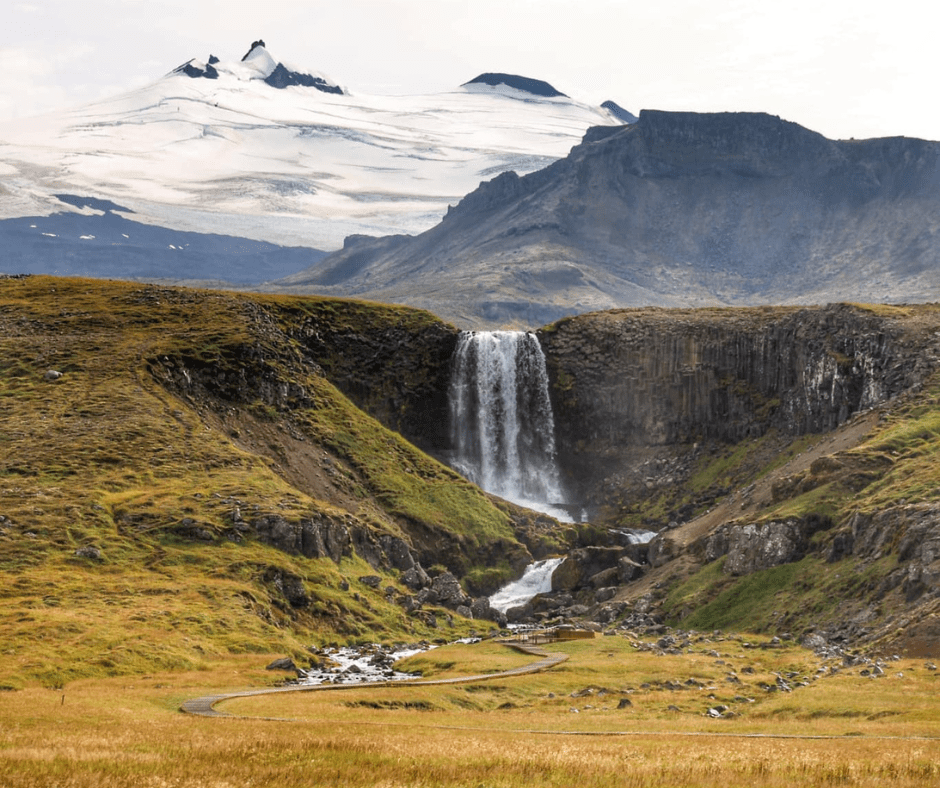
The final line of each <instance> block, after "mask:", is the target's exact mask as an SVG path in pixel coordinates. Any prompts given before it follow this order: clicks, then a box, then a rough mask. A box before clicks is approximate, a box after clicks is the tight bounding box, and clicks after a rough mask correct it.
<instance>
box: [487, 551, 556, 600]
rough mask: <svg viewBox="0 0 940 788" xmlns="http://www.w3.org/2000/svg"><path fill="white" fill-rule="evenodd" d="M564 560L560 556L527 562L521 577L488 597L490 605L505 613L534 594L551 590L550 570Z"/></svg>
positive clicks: (553, 569)
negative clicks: (532, 562)
mask: <svg viewBox="0 0 940 788" xmlns="http://www.w3.org/2000/svg"><path fill="white" fill-rule="evenodd" d="M564 560H565V559H564V556H562V557H561V558H549V559H546V560H545V561H536V562H535V563H534V564H529V566H528V567H526V570H525V574H524V575H522V577H520V578H519V579H518V580H515V581H513V582H512V583H509V584H507V585H505V586H503V587H502V588H501V589H499V591H497V592H496V593H495V594H493V596H491V597H490V607H492V608H493V609H495V610H498V611H499V612H500V613H505V612H506V611H507V610H509V608H511V607H516V606H518V605H524V604H525V603H526V602H528V601H529V600H530V599H532V597H534V596H535V595H536V594H547V593H548V592H549V591H551V590H552V572H554V571H555V569H556V567H557V566H558V565H559V564H560V563H561V562H562V561H564Z"/></svg>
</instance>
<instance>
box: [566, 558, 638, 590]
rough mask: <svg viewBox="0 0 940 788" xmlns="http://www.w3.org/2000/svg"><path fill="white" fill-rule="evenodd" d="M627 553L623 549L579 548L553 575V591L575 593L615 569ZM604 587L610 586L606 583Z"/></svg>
mask: <svg viewBox="0 0 940 788" xmlns="http://www.w3.org/2000/svg"><path fill="white" fill-rule="evenodd" d="M626 553H627V549H626V548H623V547H579V548H578V549H576V550H572V551H571V552H570V553H568V555H567V556H566V557H565V560H564V561H562V562H561V563H560V564H559V565H558V567H557V568H556V569H555V571H554V572H553V573H552V591H574V590H576V589H578V588H582V587H584V586H586V585H588V584H590V582H591V578H592V577H594V576H595V575H597V574H598V573H599V572H603V571H604V570H606V569H614V568H616V567H617V565H618V562H619V560H620V559H621V558H623V557H624V555H625V554H626ZM603 585H610V583H609V582H606V581H605V582H604V583H603Z"/></svg>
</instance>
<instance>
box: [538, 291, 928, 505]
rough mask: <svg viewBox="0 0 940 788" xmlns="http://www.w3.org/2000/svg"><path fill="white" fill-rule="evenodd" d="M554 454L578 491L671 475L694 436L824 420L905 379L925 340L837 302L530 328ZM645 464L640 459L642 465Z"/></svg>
mask: <svg viewBox="0 0 940 788" xmlns="http://www.w3.org/2000/svg"><path fill="white" fill-rule="evenodd" d="M539 340H540V342H541V344H542V348H543V350H544V352H545V356H546V363H547V366H548V371H549V377H550V378H551V381H552V407H553V409H554V413H555V421H556V425H557V428H556V432H557V435H556V442H557V449H558V456H559V462H560V464H561V466H562V470H563V472H564V473H565V475H566V477H567V479H568V481H569V486H570V487H571V488H572V489H574V490H577V491H579V492H580V495H581V497H582V499H583V500H586V501H599V500H600V501H602V500H603V499H604V497H605V495H607V494H609V493H610V490H620V491H622V490H631V489H636V490H638V491H640V492H641V493H642V491H643V490H644V489H645V488H646V487H648V486H650V484H649V482H650V473H649V468H648V467H647V466H648V465H649V463H650V462H654V464H655V465H657V466H658V467H659V469H660V472H659V474H658V477H655V478H654V480H653V485H654V486H655V485H657V484H664V485H675V484H677V483H679V482H680V481H681V480H682V479H683V477H684V474H687V473H688V472H689V470H690V468H691V463H690V462H688V461H686V460H684V459H683V458H687V457H691V456H692V455H693V453H694V452H695V450H696V444H697V443H699V442H701V441H708V440H713V441H718V442H724V443H734V442H738V441H741V440H745V439H753V438H758V437H760V436H762V435H764V434H765V433H767V432H768V431H769V430H771V429H775V430H778V431H780V432H782V433H784V434H789V435H801V434H804V433H807V432H824V431H827V430H831V429H833V428H835V427H836V426H838V425H839V424H841V423H843V422H844V421H846V420H847V419H848V418H849V417H850V416H851V415H853V414H854V413H857V412H859V411H861V410H865V409H867V408H870V407H872V406H874V405H876V404H878V403H880V402H883V401H885V400H887V399H890V398H892V397H894V396H896V395H898V394H899V393H901V392H903V391H906V390H908V389H910V388H911V387H913V386H915V385H917V384H918V383H919V382H921V381H922V380H924V379H925V377H926V375H927V374H928V373H929V371H930V370H931V369H932V368H933V367H934V366H935V364H936V363H937V348H936V341H935V338H933V337H931V336H930V335H929V333H927V332H924V334H923V336H921V337H919V338H917V339H916V340H915V339H912V337H911V336H910V333H909V331H908V329H907V328H906V327H905V325H904V323H903V321H901V320H899V319H895V318H891V317H885V316H881V315H879V314H877V313H875V312H874V311H869V310H866V309H862V308H858V307H854V306H848V305H837V306H830V307H824V308H814V309H797V308H761V309H742V310H733V311H730V310H729V311H726V310H694V311H685V310H652V309H646V310H618V311H612V312H606V313H597V314H590V315H583V316H581V317H577V318H570V319H566V320H562V321H560V322H559V323H556V324H555V325H553V326H549V327H548V328H546V329H543V330H542V331H540V332H539ZM644 464H646V465H644Z"/></svg>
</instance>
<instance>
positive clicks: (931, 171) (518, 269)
mask: <svg viewBox="0 0 940 788" xmlns="http://www.w3.org/2000/svg"><path fill="white" fill-rule="evenodd" d="M938 186H940V143H936V142H929V141H924V140H917V139H908V138H886V139H872V140H861V141H856V140H847V141H835V140H829V139H827V138H825V137H823V136H822V135H821V134H817V133H815V132H813V131H810V130H808V129H805V128H803V127H801V126H799V125H797V124H795V123H790V122H787V121H784V120H781V119H779V118H776V117H773V116H770V115H766V114H761V113H715V114H698V113H676V112H661V111H654V110H645V111H643V112H641V114H640V118H639V121H638V122H637V123H635V124H633V125H630V126H624V127H611V128H593V129H590V130H589V131H588V132H587V134H586V135H585V137H584V139H583V141H582V143H581V144H580V145H578V146H575V147H574V148H573V149H572V151H571V153H570V154H569V155H568V157H567V158H565V159H562V160H560V161H558V162H556V163H554V164H552V165H550V166H549V167H547V168H545V169H543V170H540V171H538V172H535V173H532V174H530V175H527V176H524V177H519V176H517V175H516V174H515V173H512V172H508V173H503V174H501V175H499V176H498V177H496V178H494V179H493V180H491V181H488V182H485V183H483V184H481V185H480V187H479V188H478V189H477V190H476V191H474V192H472V193H471V194H469V195H467V196H466V197H465V198H464V199H463V200H461V202H460V203H459V204H458V205H457V206H456V207H454V208H453V209H452V210H450V211H449V212H448V214H447V216H446V217H445V218H444V220H443V221H442V222H441V223H440V224H439V225H438V226H436V227H434V228H432V229H431V230H429V231H427V232H425V233H423V234H421V235H418V236H415V237H408V236H392V237H386V238H378V239H375V238H364V237H355V238H350V239H347V243H346V245H345V247H344V249H342V250H341V251H339V252H336V253H334V254H332V255H330V256H328V257H327V258H326V259H325V260H323V261H322V262H321V263H319V264H317V265H314V266H312V267H310V268H308V269H307V270H306V271H303V272H301V273H299V274H296V275H294V276H291V277H288V278H286V279H284V280H281V281H280V282H278V283H276V287H277V289H285V288H286V289H290V290H295V291H299V292H322V293H330V294H346V295H357V296H363V297H368V298H372V299H376V300H384V301H398V302H402V303H407V304H409V305H414V306H420V307H424V308H430V309H432V310H434V311H435V312H436V313H437V314H440V315H442V316H443V317H445V318H448V319H451V320H454V321H456V322H458V323H459V324H464V325H469V326H477V327H484V326H494V325H501V324H517V325H528V326H537V325H540V324H543V323H546V322H550V321H551V320H555V319H558V318H559V317H562V316H565V315H570V314H576V313H581V312H587V311H590V310H593V309H600V308H611V307H623V306H642V305H659V306H704V305H722V304H727V305H732V304H734V305H752V304H764V303H782V304H785V303H791V304H807V303H825V302H831V301H840V300H851V301H869V302H884V301H929V300H932V299H934V298H936V297H937V294H938V293H940V270H938V265H937V264H938V262H940V245H938V243H937V233H938V226H940V205H938V198H937V195H938V193H940V192H938Z"/></svg>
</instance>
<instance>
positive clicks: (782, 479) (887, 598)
mask: <svg viewBox="0 0 940 788" xmlns="http://www.w3.org/2000/svg"><path fill="white" fill-rule="evenodd" d="M843 434H845V435H847V436H848V437H849V438H850V440H848V441H846V443H848V444H849V445H848V446H843V445H841V443H842V442H843V441H842V436H843ZM764 449H765V447H764V446H763V445H762V444H761V443H760V442H755V443H753V444H751V445H744V444H742V445H739V446H737V447H729V448H728V450H727V452H726V453H724V454H719V455H718V456H714V457H710V458H709V459H708V460H706V461H703V462H702V464H701V467H700V469H699V473H698V474H697V477H696V478H697V479H702V478H715V477H718V476H720V475H722V474H724V478H723V481H724V483H726V484H728V485H729V486H730V489H731V490H732V495H731V496H729V497H727V498H726V499H725V500H724V501H723V502H722V503H721V504H720V505H719V506H718V507H716V509H715V510H713V511H712V512H709V513H706V514H703V515H702V516H701V517H699V518H697V519H696V520H693V521H692V522H691V523H689V524H688V525H687V526H684V527H683V528H680V529H678V531H676V533H675V536H674V537H673V538H674V539H675V540H676V541H677V542H678V543H680V544H681V543H683V542H684V543H685V546H686V548H685V553H684V555H685V556H686V559H692V564H691V569H690V567H689V564H688V563H686V565H685V566H684V567H683V568H682V569H681V570H680V568H679V564H678V563H676V564H675V570H674V571H673V573H672V574H673V577H672V582H671V583H668V584H667V585H668V586H669V591H668V593H664V594H662V596H663V604H664V610H665V611H666V613H667V615H668V617H669V619H670V620H671V621H672V622H673V623H676V624H680V625H681V626H683V627H691V628H697V629H713V628H728V627H731V628H736V629H742V630H745V631H751V632H793V633H795V634H796V635H799V636H802V635H805V634H809V633H812V632H817V631H819V632H824V633H827V634H828V635H833V634H834V635H836V636H837V637H838V638H839V639H842V640H844V641H845V642H846V643H847V644H855V645H860V644H862V643H868V644H869V645H871V646H874V647H876V648H880V649H881V650H882V651H888V652H890V651H891V650H901V651H907V652H908V653H911V654H920V655H926V656H935V655H936V654H938V653H940V625H938V622H940V619H938V615H940V606H938V602H937V598H938V596H937V594H938V590H940V584H938V580H940V574H938V569H940V563H938V561H937V560H936V559H937V558H938V557H940V554H938V553H937V550H936V544H937V541H938V538H940V531H938V527H937V523H938V513H940V465H938V457H940V374H935V375H934V376H933V377H931V378H930V379H929V380H928V381H927V383H926V384H925V385H924V386H922V387H921V388H919V389H918V390H916V391H911V392H909V393H907V394H906V395H904V396H903V397H900V398H898V399H896V400H894V401H892V402H889V403H886V404H885V405H883V406H881V407H879V408H878V409H876V410H875V411H874V412H871V413H867V414H862V415H861V416H859V417H857V418H856V419H855V420H853V422H850V423H849V424H847V425H846V426H845V427H844V428H843V430H841V431H837V432H835V433H832V434H829V435H811V436H805V437H804V438H802V439H800V440H799V441H798V442H794V444H793V446H791V447H790V448H789V449H788V450H782V451H781V452H780V454H779V456H778V458H777V460H776V461H775V462H773V463H769V464H763V463H755V462H754V457H755V456H759V455H761V454H762V453H763V451H764ZM762 482H763V486H764V489H765V491H766V492H765V494H764V495H763V496H762V495H761V488H760V487H759V486H758V485H761V484H762ZM755 489H756V490H757V492H756V494H755V492H754V490H755ZM751 496H754V498H753V499H752V497H751ZM786 521H790V522H796V523H810V522H812V523H815V524H816V525H814V526H813V528H811V529H809V536H808V543H807V544H806V547H805V550H804V551H803V555H802V556H801V557H799V559H798V560H796V561H793V562H787V563H784V564H782V565H780V566H774V567H770V568H766V569H763V570H761V571H757V572H754V573H753V574H746V575H744V576H735V575H734V574H733V573H729V572H728V571H726V568H725V567H724V562H725V560H726V559H725V558H724V557H722V558H719V559H717V560H715V561H708V560H707V559H708V556H707V542H708V537H709V534H710V533H713V532H714V531H713V529H712V530H711V531H710V530H709V529H708V528H706V527H703V525H704V526H707V525H708V524H709V523H711V524H712V525H714V524H731V525H732V526H733V525H736V524H751V525H754V526H757V527H759V526H761V525H762V524H768V523H780V522H786ZM662 571H663V572H664V573H667V574H668V573H669V572H670V570H669V568H668V565H667V566H666V567H664V568H663V570H662Z"/></svg>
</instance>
